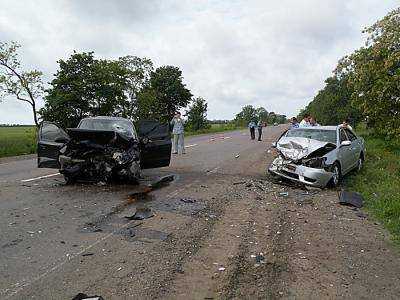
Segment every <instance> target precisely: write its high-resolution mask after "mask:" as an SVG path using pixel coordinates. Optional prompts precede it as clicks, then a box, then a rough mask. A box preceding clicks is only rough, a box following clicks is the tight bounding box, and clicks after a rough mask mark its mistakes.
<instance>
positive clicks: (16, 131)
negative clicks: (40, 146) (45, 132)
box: [0, 126, 36, 157]
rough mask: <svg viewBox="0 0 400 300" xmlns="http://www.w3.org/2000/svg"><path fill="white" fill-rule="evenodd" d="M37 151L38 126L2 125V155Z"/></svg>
mask: <svg viewBox="0 0 400 300" xmlns="http://www.w3.org/2000/svg"><path fill="white" fill-rule="evenodd" d="M35 152H36V127H34V126H18V127H17V126H16V127H0V157H6V156H16V155H22V154H31V153H35Z"/></svg>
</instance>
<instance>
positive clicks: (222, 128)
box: [185, 124, 243, 136]
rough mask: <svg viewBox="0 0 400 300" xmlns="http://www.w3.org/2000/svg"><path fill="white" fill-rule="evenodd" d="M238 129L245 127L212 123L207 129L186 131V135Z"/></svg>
mask: <svg viewBox="0 0 400 300" xmlns="http://www.w3.org/2000/svg"><path fill="white" fill-rule="evenodd" d="M238 129H243V127H238V126H235V125H233V124H211V127H210V128H207V129H201V130H197V131H185V136H191V135H198V134H204V133H217V132H224V131H233V130H238Z"/></svg>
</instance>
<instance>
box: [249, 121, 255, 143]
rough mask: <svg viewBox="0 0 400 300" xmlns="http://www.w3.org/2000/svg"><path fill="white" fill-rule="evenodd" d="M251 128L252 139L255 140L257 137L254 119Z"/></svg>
mask: <svg viewBox="0 0 400 300" xmlns="http://www.w3.org/2000/svg"><path fill="white" fill-rule="evenodd" d="M249 128H250V137H251V139H252V140H254V139H255V138H256V133H255V130H256V123H255V122H254V121H251V122H250V123H249Z"/></svg>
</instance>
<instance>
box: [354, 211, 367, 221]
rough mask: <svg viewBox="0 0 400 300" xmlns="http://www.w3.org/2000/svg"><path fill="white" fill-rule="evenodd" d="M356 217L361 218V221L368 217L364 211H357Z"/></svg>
mask: <svg viewBox="0 0 400 300" xmlns="http://www.w3.org/2000/svg"><path fill="white" fill-rule="evenodd" d="M356 216H357V217H359V218H360V219H366V218H367V217H368V216H367V215H366V214H364V213H363V212H362V211H357V212H356Z"/></svg>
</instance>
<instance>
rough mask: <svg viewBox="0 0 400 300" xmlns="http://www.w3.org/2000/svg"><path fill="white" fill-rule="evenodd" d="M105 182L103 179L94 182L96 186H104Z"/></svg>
mask: <svg viewBox="0 0 400 300" xmlns="http://www.w3.org/2000/svg"><path fill="white" fill-rule="evenodd" d="M106 184H107V183H106V182H105V181H99V182H97V183H96V185H97V186H105V185H106Z"/></svg>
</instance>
